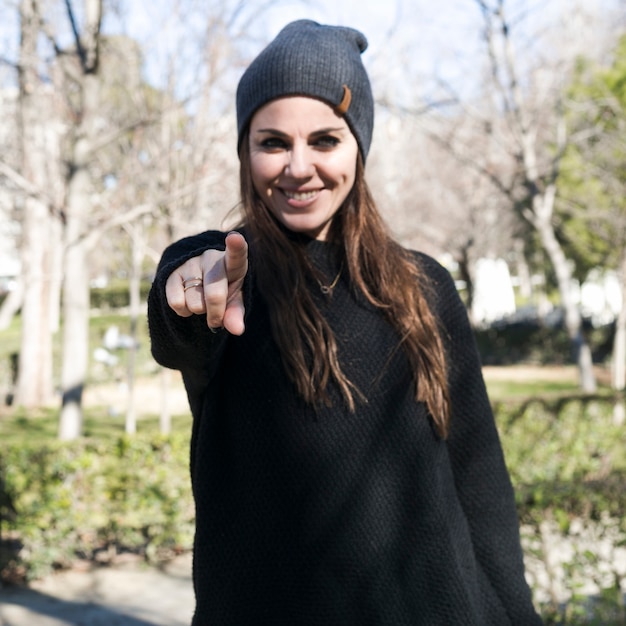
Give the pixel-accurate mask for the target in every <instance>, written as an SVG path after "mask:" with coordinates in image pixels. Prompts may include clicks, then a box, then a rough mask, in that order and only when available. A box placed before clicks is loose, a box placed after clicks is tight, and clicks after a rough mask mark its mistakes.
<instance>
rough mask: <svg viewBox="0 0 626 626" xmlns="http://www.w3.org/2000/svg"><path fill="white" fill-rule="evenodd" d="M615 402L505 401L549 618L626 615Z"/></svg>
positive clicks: (508, 447)
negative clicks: (517, 402) (513, 402)
mask: <svg viewBox="0 0 626 626" xmlns="http://www.w3.org/2000/svg"><path fill="white" fill-rule="evenodd" d="M618 401H621V400H619V399H618ZM615 402H616V399H614V398H607V397H600V396H582V397H581V396H572V397H561V398H558V399H554V400H541V399H532V400H528V401H526V402H523V403H521V404H512V403H511V404H509V405H505V404H500V405H498V406H497V407H496V411H497V415H498V423H499V426H500V431H501V435H502V444H503V447H504V450H505V455H506V458H507V463H508V465H509V471H510V473H511V479H512V481H513V483H514V485H515V488H516V498H517V505H518V511H519V517H520V520H521V522H522V543H523V546H524V552H525V555H526V566H527V571H528V574H529V577H530V579H531V582H532V586H533V588H534V592H535V597H536V598H537V600H538V601H539V602H540V603H541V605H542V607H543V614H544V618H545V619H546V623H548V624H589V625H591V624H598V625H600V624H602V625H603V626H608V625H618V624H624V623H626V606H625V605H624V596H623V594H624V592H626V549H625V548H626V449H625V448H624V444H623V442H624V426H623V424H621V423H620V421H619V420H616V419H615V418H614V407H615Z"/></svg>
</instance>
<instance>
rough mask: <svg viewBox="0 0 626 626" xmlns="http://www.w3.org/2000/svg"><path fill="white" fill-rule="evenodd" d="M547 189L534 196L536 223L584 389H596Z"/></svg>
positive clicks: (550, 194)
mask: <svg viewBox="0 0 626 626" xmlns="http://www.w3.org/2000/svg"><path fill="white" fill-rule="evenodd" d="M550 191H551V190H548V192H546V193H545V194H543V195H540V194H537V195H536V196H535V197H534V198H533V205H534V206H533V218H532V221H533V225H534V226H535V228H536V229H537V231H538V233H539V236H540V238H541V243H542V246H543V249H544V250H545V251H546V254H547V255H548V257H549V258H550V261H551V263H552V267H553V268H554V273H555V274H556V279H557V283H558V287H559V294H560V297H561V306H562V307H563V312H564V315H565V328H566V330H567V336H568V337H569V339H570V342H571V345H572V350H573V356H574V360H575V362H576V364H577V365H578V372H579V380H580V386H581V389H582V390H583V391H584V392H585V393H593V392H595V391H596V388H597V386H596V379H595V374H594V372H593V361H592V358H591V348H590V347H589V344H588V342H587V340H586V338H585V335H584V333H583V325H582V317H581V315H580V310H579V308H578V304H577V303H576V301H575V299H574V292H573V284H572V274H571V271H570V267H569V264H568V262H567V257H566V256H565V253H564V252H563V248H562V247H561V244H560V243H559V241H558V239H557V238H556V235H555V232H554V227H553V226H552V220H551V219H550V218H551V216H552V206H546V204H547V203H553V202H554V197H553V194H552V193H550Z"/></svg>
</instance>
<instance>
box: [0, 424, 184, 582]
mask: <svg viewBox="0 0 626 626" xmlns="http://www.w3.org/2000/svg"><path fill="white" fill-rule="evenodd" d="M188 445H189V444H188V438H185V437H180V436H174V437H172V438H170V439H164V438H158V437H157V438H153V439H151V440H146V439H141V438H139V437H137V438H132V439H131V438H128V437H122V438H120V439H118V440H117V441H114V442H111V443H103V442H96V441H82V442H78V443H71V444H62V443H51V444H49V445H46V446H43V447H42V446H39V447H29V446H28V445H20V446H17V445H16V446H10V447H9V448H8V449H5V450H3V451H2V452H1V453H0V475H2V476H4V498H0V500H1V501H3V502H5V503H6V504H5V515H4V517H5V518H6V517H7V515H6V511H7V510H8V509H9V508H10V509H11V510H13V511H14V514H13V515H11V516H8V517H9V519H8V520H6V519H5V522H4V529H3V532H4V533H5V535H6V536H5V540H6V539H8V540H13V543H12V545H13V546H14V548H15V549H13V550H11V551H9V552H8V553H7V551H6V550H5V551H4V552H3V555H2V556H1V558H2V559H3V561H0V571H1V572H2V575H3V577H5V578H11V579H15V578H16V577H20V576H23V577H24V578H26V579H32V578H37V577H40V576H42V575H44V574H46V573H47V572H49V571H50V569H51V568H53V567H63V566H66V565H68V564H70V563H71V562H72V561H73V560H74V559H76V558H77V557H83V558H89V559H93V558H101V557H102V555H103V554H105V555H111V554H115V553H118V552H121V551H132V552H136V553H139V554H141V555H143V556H145V558H146V559H148V560H150V561H158V560H160V559H161V558H164V557H165V556H167V555H168V554H169V553H171V552H172V551H180V550H188V549H190V548H191V544H192V537H193V522H194V519H193V505H192V500H191V493H190V486H189V476H188V461H187V457H188ZM1 512H2V511H0V513H1Z"/></svg>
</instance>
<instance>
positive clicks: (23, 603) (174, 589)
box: [0, 554, 194, 626]
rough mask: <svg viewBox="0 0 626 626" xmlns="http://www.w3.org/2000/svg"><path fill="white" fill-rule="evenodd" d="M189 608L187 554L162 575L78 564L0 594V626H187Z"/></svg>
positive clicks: (132, 564) (131, 567)
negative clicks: (67, 569) (72, 567)
mask: <svg viewBox="0 0 626 626" xmlns="http://www.w3.org/2000/svg"><path fill="white" fill-rule="evenodd" d="M193 607H194V597H193V588H192V583H191V556H190V555H188V554H187V555H183V556H180V557H177V558H176V559H174V560H173V561H172V562H171V563H169V564H168V565H167V567H165V568H164V569H163V570H158V569H151V568H148V567H146V566H144V565H142V564H141V563H140V562H138V561H137V560H136V559H132V560H129V561H127V562H124V563H118V564H116V565H114V566H111V567H93V566H90V565H87V564H84V565H83V566H81V564H78V565H77V566H76V567H75V568H74V569H72V570H69V571H64V572H59V573H57V574H54V575H52V576H49V577H47V578H45V579H43V580H39V581H36V582H33V583H32V584H31V585H30V587H29V588H23V587H5V588H0V626H189V624H190V622H191V616H192V612H193Z"/></svg>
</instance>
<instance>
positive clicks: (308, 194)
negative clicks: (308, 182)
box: [282, 189, 319, 202]
mask: <svg viewBox="0 0 626 626" xmlns="http://www.w3.org/2000/svg"><path fill="white" fill-rule="evenodd" d="M282 192H283V193H284V194H285V196H286V197H287V198H288V199H289V200H296V201H298V202H305V201H306V200H312V199H313V198H315V196H316V195H317V194H318V193H319V190H317V189H315V190H313V191H288V190H287V189H283V190H282Z"/></svg>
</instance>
